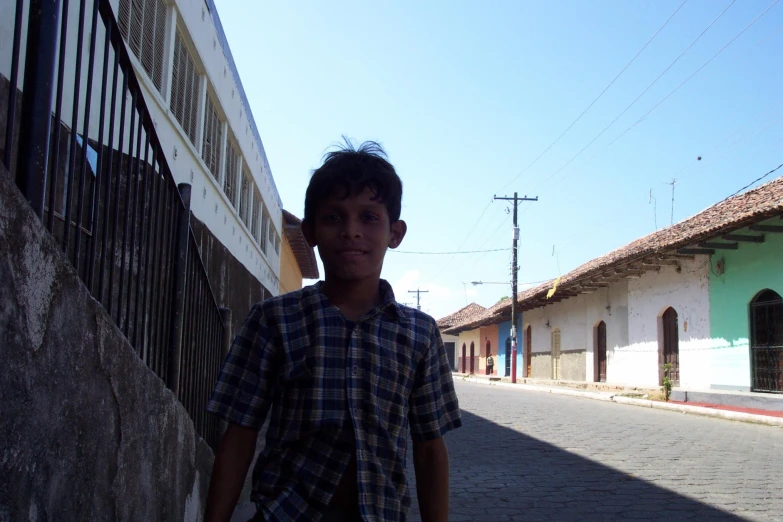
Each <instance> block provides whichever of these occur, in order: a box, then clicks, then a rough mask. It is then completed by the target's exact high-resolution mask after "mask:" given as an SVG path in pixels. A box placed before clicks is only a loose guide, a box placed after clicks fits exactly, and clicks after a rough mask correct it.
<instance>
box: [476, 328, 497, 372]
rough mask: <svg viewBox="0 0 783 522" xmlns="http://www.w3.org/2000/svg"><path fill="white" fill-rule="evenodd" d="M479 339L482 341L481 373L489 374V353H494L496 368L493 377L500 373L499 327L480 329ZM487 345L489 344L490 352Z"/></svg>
mask: <svg viewBox="0 0 783 522" xmlns="http://www.w3.org/2000/svg"><path fill="white" fill-rule="evenodd" d="M479 339H480V341H481V351H480V355H479V373H481V375H485V374H486V373H487V356H488V355H489V352H492V354H493V355H494V358H495V368H494V370H493V375H496V374H497V373H498V364H499V362H500V361H498V357H497V355H498V345H497V339H498V325H496V324H492V325H489V326H482V327H481V328H479ZM487 344H489V352H488V351H487Z"/></svg>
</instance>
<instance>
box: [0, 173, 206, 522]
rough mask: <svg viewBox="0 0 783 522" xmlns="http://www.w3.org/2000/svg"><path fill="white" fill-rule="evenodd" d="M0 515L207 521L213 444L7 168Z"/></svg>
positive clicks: (0, 181)
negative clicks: (89, 286)
mask: <svg viewBox="0 0 783 522" xmlns="http://www.w3.org/2000/svg"><path fill="white" fill-rule="evenodd" d="M0 365H2V368H3V371H2V372H0V440H2V441H3V443H2V446H1V447H0V520H3V521H6V520H8V521H11V520H13V521H17V520H19V521H21V520H24V521H28V520H29V521H36V520H120V521H125V520H127V521H137V520H174V521H179V520H188V521H190V520H194V521H195V520H199V519H200V518H201V516H202V514H203V505H204V501H205V499H206V489H207V486H208V483H209V473H210V470H211V466H212V459H213V456H212V452H211V450H210V449H209V447H208V446H207V445H206V443H205V442H204V441H203V440H202V439H201V438H200V437H198V435H197V434H196V432H195V430H194V428H193V425H192V423H191V421H190V419H189V417H188V415H187V413H186V411H185V409H184V408H183V407H182V406H181V405H180V404H179V402H178V401H177V400H176V399H175V397H174V396H173V395H172V394H171V393H170V392H169V391H168V390H167V389H166V387H165V386H164V384H163V382H162V381H161V380H160V379H158V378H157V377H156V376H155V375H154V374H153V372H152V371H150V370H149V369H148V368H147V367H146V366H145V365H144V364H143V363H142V361H141V360H140V359H139V358H138V356H137V355H136V353H135V352H134V351H133V349H132V348H131V346H130V345H129V344H128V342H127V341H126V339H125V338H124V337H123V336H122V334H121V333H120V332H119V330H118V329H117V328H116V327H115V325H114V323H113V322H112V321H111V319H110V318H109V317H108V316H107V315H106V314H105V312H104V310H103V308H102V307H101V305H100V304H99V303H98V302H96V301H95V300H93V299H92V298H91V297H90V295H89V293H88V292H87V290H86V289H85V288H84V286H83V285H82V283H81V281H80V280H79V279H78V277H77V275H76V273H75V271H74V270H73V269H72V267H71V266H70V264H68V262H67V261H66V259H65V257H64V256H63V254H62V252H61V251H60V250H59V249H58V248H57V247H56V245H55V243H54V242H53V241H52V240H51V238H50V237H49V235H48V233H47V232H46V230H45V229H43V227H41V226H40V224H39V222H38V220H37V219H36V217H35V216H34V214H33V213H32V212H31V211H30V208H29V206H28V204H27V203H26V202H25V201H24V199H23V198H22V196H21V194H20V193H19V192H18V190H17V188H16V186H15V184H14V183H13V181H12V180H11V179H10V176H9V174H8V172H7V171H5V169H4V168H2V167H0Z"/></svg>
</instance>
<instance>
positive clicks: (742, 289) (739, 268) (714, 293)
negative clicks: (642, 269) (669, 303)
mask: <svg viewBox="0 0 783 522" xmlns="http://www.w3.org/2000/svg"><path fill="white" fill-rule="evenodd" d="M781 225H783V221H781V220H780V219H775V220H771V221H769V222H768V225H767V226H770V227H780V226H781ZM770 230H774V228H771V229H770ZM737 234H742V235H746V236H751V237H754V238H756V239H755V241H763V242H750V241H743V242H739V246H738V248H737V250H721V251H720V252H718V253H716V254H715V255H713V256H712V258H711V260H710V265H711V270H710V275H709V278H710V324H711V337H712V343H713V347H714V350H713V354H712V386H711V388H713V389H727V390H743V391H760V392H778V393H780V392H783V303H782V302H781V296H783V233H760V232H758V231H753V230H745V231H739V232H737Z"/></svg>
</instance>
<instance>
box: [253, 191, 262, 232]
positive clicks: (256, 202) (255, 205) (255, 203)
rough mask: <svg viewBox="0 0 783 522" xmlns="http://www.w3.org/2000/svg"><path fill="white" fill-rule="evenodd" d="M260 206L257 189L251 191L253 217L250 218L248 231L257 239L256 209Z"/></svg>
mask: <svg viewBox="0 0 783 522" xmlns="http://www.w3.org/2000/svg"><path fill="white" fill-rule="evenodd" d="M260 207H261V196H260V195H259V194H258V190H254V191H253V218H252V219H251V220H250V224H251V225H250V233H251V234H253V238H254V239H255V240H256V242H257V241H258V210H259V208H260Z"/></svg>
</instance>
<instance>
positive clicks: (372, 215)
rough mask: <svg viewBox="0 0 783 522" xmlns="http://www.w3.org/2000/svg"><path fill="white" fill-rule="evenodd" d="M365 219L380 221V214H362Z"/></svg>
mask: <svg viewBox="0 0 783 522" xmlns="http://www.w3.org/2000/svg"><path fill="white" fill-rule="evenodd" d="M362 219H363V220H364V221H378V216H376V215H375V214H365V215H363V216H362Z"/></svg>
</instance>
